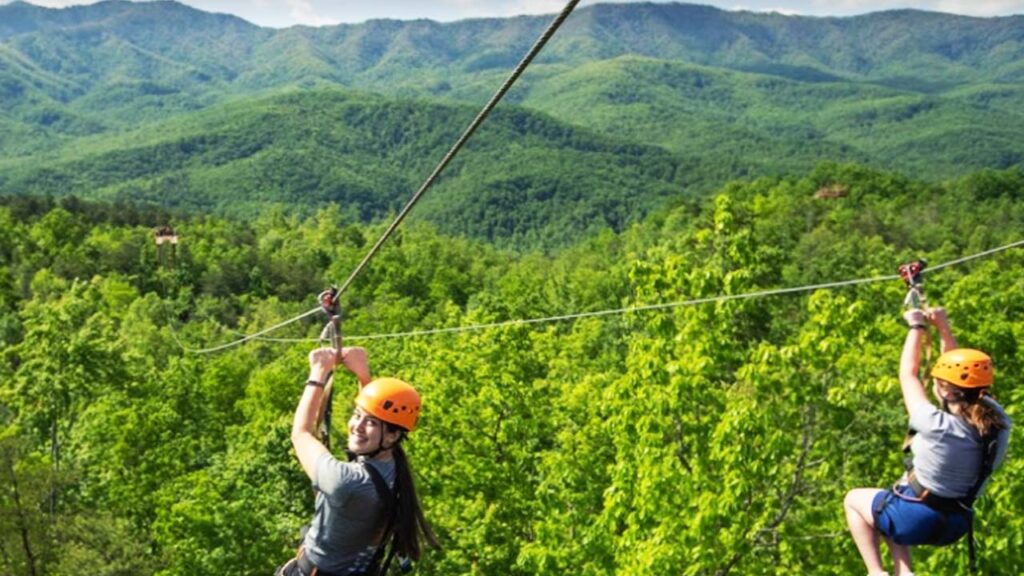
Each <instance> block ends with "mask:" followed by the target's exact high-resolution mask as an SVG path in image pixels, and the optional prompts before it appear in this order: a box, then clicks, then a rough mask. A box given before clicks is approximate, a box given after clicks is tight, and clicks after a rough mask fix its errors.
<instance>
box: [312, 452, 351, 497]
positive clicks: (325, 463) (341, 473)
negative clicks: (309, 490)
mask: <svg viewBox="0 0 1024 576" xmlns="http://www.w3.org/2000/svg"><path fill="white" fill-rule="evenodd" d="M353 468H354V466H353V465H352V464H351V463H349V462H342V461H341V460H338V459H337V458H335V457H334V456H333V455H332V454H331V453H330V452H324V453H323V454H321V455H320V457H319V458H318V459H317V461H316V479H315V480H314V481H313V488H316V489H317V490H319V491H320V492H322V493H323V495H324V496H325V497H326V498H327V499H328V500H331V501H332V502H338V503H340V502H343V501H344V500H345V498H346V497H347V496H348V493H349V492H350V489H351V488H352V487H353V486H355V485H357V484H358V483H359V474H358V473H357V472H356V471H355V470H354V469H353Z"/></svg>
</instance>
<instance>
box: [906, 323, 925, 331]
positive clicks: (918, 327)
mask: <svg viewBox="0 0 1024 576" xmlns="http://www.w3.org/2000/svg"><path fill="white" fill-rule="evenodd" d="M925 328H927V326H925V325H924V324H911V325H910V329H911V330H923V329H925Z"/></svg>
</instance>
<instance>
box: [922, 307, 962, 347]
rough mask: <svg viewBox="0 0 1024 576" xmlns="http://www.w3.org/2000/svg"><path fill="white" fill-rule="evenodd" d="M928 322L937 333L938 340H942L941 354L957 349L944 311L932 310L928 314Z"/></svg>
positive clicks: (942, 309)
mask: <svg viewBox="0 0 1024 576" xmlns="http://www.w3.org/2000/svg"><path fill="white" fill-rule="evenodd" d="M928 321H929V322H931V323H932V326H935V329H936V330H938V331H939V338H941V339H942V352H947V351H949V350H954V349H955V348H956V347H957V346H956V338H954V337H953V330H952V329H950V327H949V317H948V316H947V315H946V309H945V308H941V307H938V308H932V309H931V310H930V311H929V312H928Z"/></svg>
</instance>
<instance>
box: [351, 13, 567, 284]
mask: <svg viewBox="0 0 1024 576" xmlns="http://www.w3.org/2000/svg"><path fill="white" fill-rule="evenodd" d="M578 3H579V0H570V1H569V3H568V4H566V5H565V8H563V9H562V12H561V13H560V14H559V15H558V16H557V17H556V18H555V19H554V20H553V21H552V22H551V24H550V25H548V28H547V30H545V31H544V33H543V34H542V35H541V37H540V38H538V39H537V42H536V43H534V45H533V47H532V48H530V51H529V52H528V53H527V54H526V56H524V57H523V59H522V60H521V61H520V62H519V64H518V65H516V68H515V70H513V71H512V74H510V75H509V77H508V79H506V80H505V83H504V84H502V85H501V88H499V89H498V91H497V92H495V93H494V96H491V99H490V101H488V102H487V104H486V105H484V107H483V109H482V110H481V111H480V113H479V114H477V116H476V118H474V119H473V121H472V122H471V123H470V124H469V127H468V128H466V130H465V131H464V132H463V133H462V136H460V137H459V139H458V141H456V142H455V144H454V145H453V146H452V147H451V150H449V151H448V153H447V154H445V155H444V158H442V159H441V163H440V164H438V165H437V168H435V169H434V171H433V173H431V174H430V176H429V177H428V178H427V179H426V181H425V182H423V185H422V186H420V189H419V190H417V191H416V194H414V195H413V197H412V198H411V199H410V200H409V202H408V203H407V204H406V205H405V207H404V208H402V211H401V212H399V213H398V216H396V217H395V220H394V222H392V223H391V225H390V226H388V228H387V230H385V231H384V234H382V235H381V237H380V239H378V240H377V243H376V244H374V245H373V247H372V248H371V249H370V251H369V252H368V253H367V254H366V256H365V257H364V258H363V260H362V262H360V263H359V265H358V266H356V268H355V270H353V271H352V274H350V275H349V277H348V279H347V280H345V283H344V284H342V285H341V287H340V288H338V295H339V296H340V295H341V294H344V293H345V290H347V289H348V287H349V285H350V284H352V281H353V280H355V278H356V276H358V275H359V274H360V273H361V272H362V271H363V269H364V268H366V265H367V264H369V262H370V260H371V259H372V258H373V257H374V256H375V255H376V254H377V251H378V250H380V247H381V246H382V245H383V244H384V242H385V241H386V240H387V239H388V237H389V236H391V233H392V232H394V231H395V229H396V228H398V225H399V224H401V223H402V220H405V217H406V216H407V215H408V214H409V212H410V211H411V210H412V208H413V206H415V205H416V202H418V201H419V199H420V197H422V196H423V194H424V192H426V191H427V189H428V188H430V186H431V185H432V184H433V183H434V181H435V180H437V177H438V176H440V174H441V172H442V171H443V170H444V169H445V167H447V166H448V163H449V162H451V161H452V158H454V157H455V155H456V154H458V153H459V150H461V149H462V146H463V145H464V144H465V143H466V141H467V140H469V138H470V137H471V136H472V135H473V133H474V132H476V129H477V128H479V127H480V125H481V124H483V121H484V120H485V119H486V118H487V116H488V115H490V113H491V110H494V107H495V106H497V105H498V102H499V101H500V100H501V99H502V98H503V97H504V96H505V93H506V92H508V91H509V89H510V88H511V87H512V84H514V83H515V81H516V80H517V79H518V78H519V76H521V75H522V73H523V71H524V70H526V67H527V66H529V65H530V62H532V61H533V59H534V57H536V56H537V54H538V53H539V52H540V51H541V49H542V48H544V45H545V44H547V43H548V40H550V39H551V37H552V36H553V35H554V34H555V32H556V31H557V30H558V28H559V27H560V26H561V25H562V22H564V21H565V19H566V18H568V17H569V14H570V13H572V11H573V8H575V7H576V4H578Z"/></svg>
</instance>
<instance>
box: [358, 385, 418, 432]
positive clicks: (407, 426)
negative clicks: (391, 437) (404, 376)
mask: <svg viewBox="0 0 1024 576" xmlns="http://www.w3.org/2000/svg"><path fill="white" fill-rule="evenodd" d="M356 406H359V407H360V408H362V409H363V410H365V411H366V412H367V413H369V414H372V415H373V416H374V417H376V418H379V419H381V420H383V421H384V422H387V423H389V424H394V425H395V426H398V427H399V428H402V429H404V430H406V431H407V432H412V429H413V428H415V427H416V418H417V417H419V415H420V395H419V394H418V393H417V392H416V389H415V388H413V387H412V386H410V385H409V384H407V383H406V382H403V381H401V380H399V379H397V378H378V379H376V380H374V381H373V382H370V383H369V384H367V385H366V386H363V388H362V389H361V390H359V395H358V396H356Z"/></svg>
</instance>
